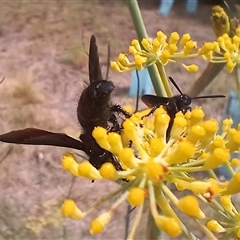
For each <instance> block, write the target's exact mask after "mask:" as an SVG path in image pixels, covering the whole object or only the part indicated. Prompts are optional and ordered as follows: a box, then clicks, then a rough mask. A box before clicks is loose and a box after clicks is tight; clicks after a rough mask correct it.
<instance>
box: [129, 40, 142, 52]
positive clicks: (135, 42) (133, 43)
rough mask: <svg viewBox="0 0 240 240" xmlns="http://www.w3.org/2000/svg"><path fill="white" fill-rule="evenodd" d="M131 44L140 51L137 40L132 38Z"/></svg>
mask: <svg viewBox="0 0 240 240" xmlns="http://www.w3.org/2000/svg"><path fill="white" fill-rule="evenodd" d="M131 45H132V46H134V47H135V49H136V50H137V51H138V52H140V51H141V47H140V44H139V41H138V40H137V39H133V40H132V42H131Z"/></svg>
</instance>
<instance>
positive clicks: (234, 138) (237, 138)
mask: <svg viewBox="0 0 240 240" xmlns="http://www.w3.org/2000/svg"><path fill="white" fill-rule="evenodd" d="M234 130H235V129H229V131H228V135H227V139H228V142H227V143H226V148H228V149H229V150H230V152H233V151H236V150H237V149H238V148H239V147H240V132H239V131H234Z"/></svg>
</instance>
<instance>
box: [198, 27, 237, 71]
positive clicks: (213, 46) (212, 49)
mask: <svg viewBox="0 0 240 240" xmlns="http://www.w3.org/2000/svg"><path fill="white" fill-rule="evenodd" d="M239 32H240V28H236V29H235V35H234V36H233V37H229V35H228V34H227V33H224V34H223V35H221V36H219V37H218V38H217V40H216V41H214V42H205V43H204V44H203V46H202V47H201V48H200V49H198V53H199V55H200V56H202V57H203V58H204V59H206V60H207V61H209V62H212V63H226V67H227V70H228V72H232V71H233V69H234V68H235V66H236V65H239V63H240V48H239V46H240V34H239Z"/></svg>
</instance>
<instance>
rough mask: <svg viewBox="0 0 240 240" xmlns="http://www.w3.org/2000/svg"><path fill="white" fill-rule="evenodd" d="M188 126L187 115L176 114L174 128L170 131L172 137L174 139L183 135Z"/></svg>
mask: <svg viewBox="0 0 240 240" xmlns="http://www.w3.org/2000/svg"><path fill="white" fill-rule="evenodd" d="M186 127H187V120H186V119H185V117H184V116H178V115H176V117H175V118H174V121H173V126H172V130H171V133H170V135H171V137H172V138H174V139H178V138H179V137H180V136H181V135H182V133H183V132H184V130H185V129H186Z"/></svg>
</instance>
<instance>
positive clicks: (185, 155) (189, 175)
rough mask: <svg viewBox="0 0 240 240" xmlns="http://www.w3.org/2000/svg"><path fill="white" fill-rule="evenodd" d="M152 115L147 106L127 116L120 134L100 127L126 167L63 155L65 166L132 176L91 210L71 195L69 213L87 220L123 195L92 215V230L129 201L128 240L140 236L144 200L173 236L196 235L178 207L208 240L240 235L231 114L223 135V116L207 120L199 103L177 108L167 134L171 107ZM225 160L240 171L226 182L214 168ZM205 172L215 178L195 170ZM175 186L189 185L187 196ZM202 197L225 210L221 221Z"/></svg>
mask: <svg viewBox="0 0 240 240" xmlns="http://www.w3.org/2000/svg"><path fill="white" fill-rule="evenodd" d="M145 115H146V111H143V112H139V113H136V114H133V115H132V117H131V118H129V119H126V120H125V121H124V122H123V124H122V126H123V131H122V132H121V134H118V133H115V132H107V130H106V129H104V128H102V127H96V128H95V129H94V131H93V137H94V138H95V139H96V141H97V142H98V144H99V145H100V146H101V147H102V148H104V149H106V150H108V151H110V152H112V153H113V154H114V155H115V156H116V158H117V159H118V160H119V162H120V164H121V165H122V168H123V169H124V170H122V171H116V169H115V168H114V166H113V165H112V164H111V163H104V164H103V165H102V166H101V168H100V169H99V170H97V169H96V168H94V167H93V166H92V165H91V164H90V163H89V162H88V161H85V162H82V163H77V162H76V160H75V158H74V156H73V155H72V154H69V153H67V154H65V155H64V157H63V161H62V165H63V167H64V168H65V169H66V170H67V171H69V172H70V173H72V174H73V175H74V176H80V177H86V178H89V179H92V180H98V179H108V180H109V181H117V180H125V184H123V185H122V186H121V187H119V189H118V190H117V191H115V192H111V193H110V194H109V195H108V196H106V197H104V198H102V199H99V201H97V202H96V203H95V204H94V205H93V206H92V207H90V208H89V209H88V210H86V211H82V210H80V208H79V207H78V206H77V205H76V203H75V202H74V200H71V199H67V200H65V202H64V204H63V205H62V212H63V214H64V215H65V216H68V217H70V218H73V219H82V218H83V217H85V216H86V215H88V214H90V213H91V212H92V210H94V209H96V208H97V207H98V206H99V205H101V204H103V203H105V202H106V201H108V200H109V199H111V198H112V197H116V196H119V197H118V198H117V200H116V201H115V202H114V203H113V204H112V205H111V207H110V208H109V209H107V210H106V211H104V212H103V213H101V214H100V215H99V216H98V217H97V218H95V219H94V220H93V221H92V222H91V225H90V233H91V234H98V233H101V232H102V231H103V230H104V228H105V226H106V225H107V223H108V222H109V221H110V220H111V217H112V215H113V214H114V211H115V210H116V209H117V208H118V207H119V206H120V205H121V204H122V203H123V202H124V201H128V202H129V204H131V205H132V206H134V207H136V210H135V211H137V213H136V217H135V219H134V222H133V224H132V228H131V231H130V233H129V236H128V239H133V238H134V234H135V231H136V229H137V226H139V223H140V220H141V216H142V212H143V205H144V203H146V204H148V205H149V209H150V211H151V214H152V216H153V218H154V221H155V224H156V226H157V227H158V228H159V229H160V230H161V231H164V232H165V233H166V234H168V235H169V236H171V237H177V236H179V235H181V234H184V235H185V237H186V238H187V239H194V238H193V233H192V232H191V229H189V228H188V226H187V225H185V223H184V222H183V219H181V218H180V217H179V212H182V213H184V214H186V215H187V216H188V217H190V218H192V220H193V221H195V222H196V223H197V224H198V225H199V227H200V229H201V230H202V231H203V232H204V233H205V234H206V236H207V237H208V239H217V237H216V236H215V234H220V235H221V237H228V238H230V237H233V238H239V237H240V221H239V218H240V217H239V216H240V214H239V213H238V210H237V209H236V208H235V206H234V205H233V203H232V201H231V195H233V194H236V193H239V192H240V172H236V173H234V171H233V170H232V168H231V166H236V165H239V160H237V159H230V153H231V152H234V151H238V150H239V147H240V126H239V127H238V128H237V129H233V128H231V125H232V120H231V119H226V120H224V121H223V124H222V126H223V127H222V134H221V135H216V133H217V131H218V122H217V121H216V120H215V119H208V120H204V111H203V110H202V109H201V107H196V108H195V109H193V110H192V111H191V112H187V113H186V114H185V115H184V114H183V113H182V112H179V113H177V114H176V117H175V119H174V123H173V126H172V130H171V132H170V138H169V140H168V141H167V140H166V139H167V137H166V131H167V128H168V124H169V121H170V117H169V116H168V114H167V113H166V111H165V110H164V108H163V107H160V108H158V109H157V110H156V111H155V112H154V114H153V115H152V116H150V117H147V118H146V117H144V118H142V117H143V116H145ZM130 143H131V144H130ZM223 164H224V165H225V166H227V167H228V169H229V171H230V172H231V174H232V176H233V177H232V179H231V180H230V181H229V182H224V183H222V182H220V181H219V180H218V179H217V177H216V175H215V174H214V172H213V169H215V168H217V167H219V166H221V165H223ZM200 171H201V172H202V171H206V172H209V173H211V174H212V178H209V179H206V180H202V179H200V178H197V177H196V175H193V173H194V172H200ZM172 185H175V187H176V188H177V190H178V191H181V192H182V197H181V198H178V197H177V196H176V195H175V194H174V193H173V191H172V190H171V189H172V188H171V186H172ZM147 200H149V201H147ZM200 201H202V202H203V204H207V205H209V206H210V207H212V209H213V210H215V211H216V212H217V213H218V214H220V215H222V220H221V221H218V219H213V218H211V217H210V216H208V213H207V212H205V211H204V208H201V207H200V204H199V202H200ZM173 207H174V208H173ZM159 209H160V210H161V212H159ZM220 235H217V236H220Z"/></svg>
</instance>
